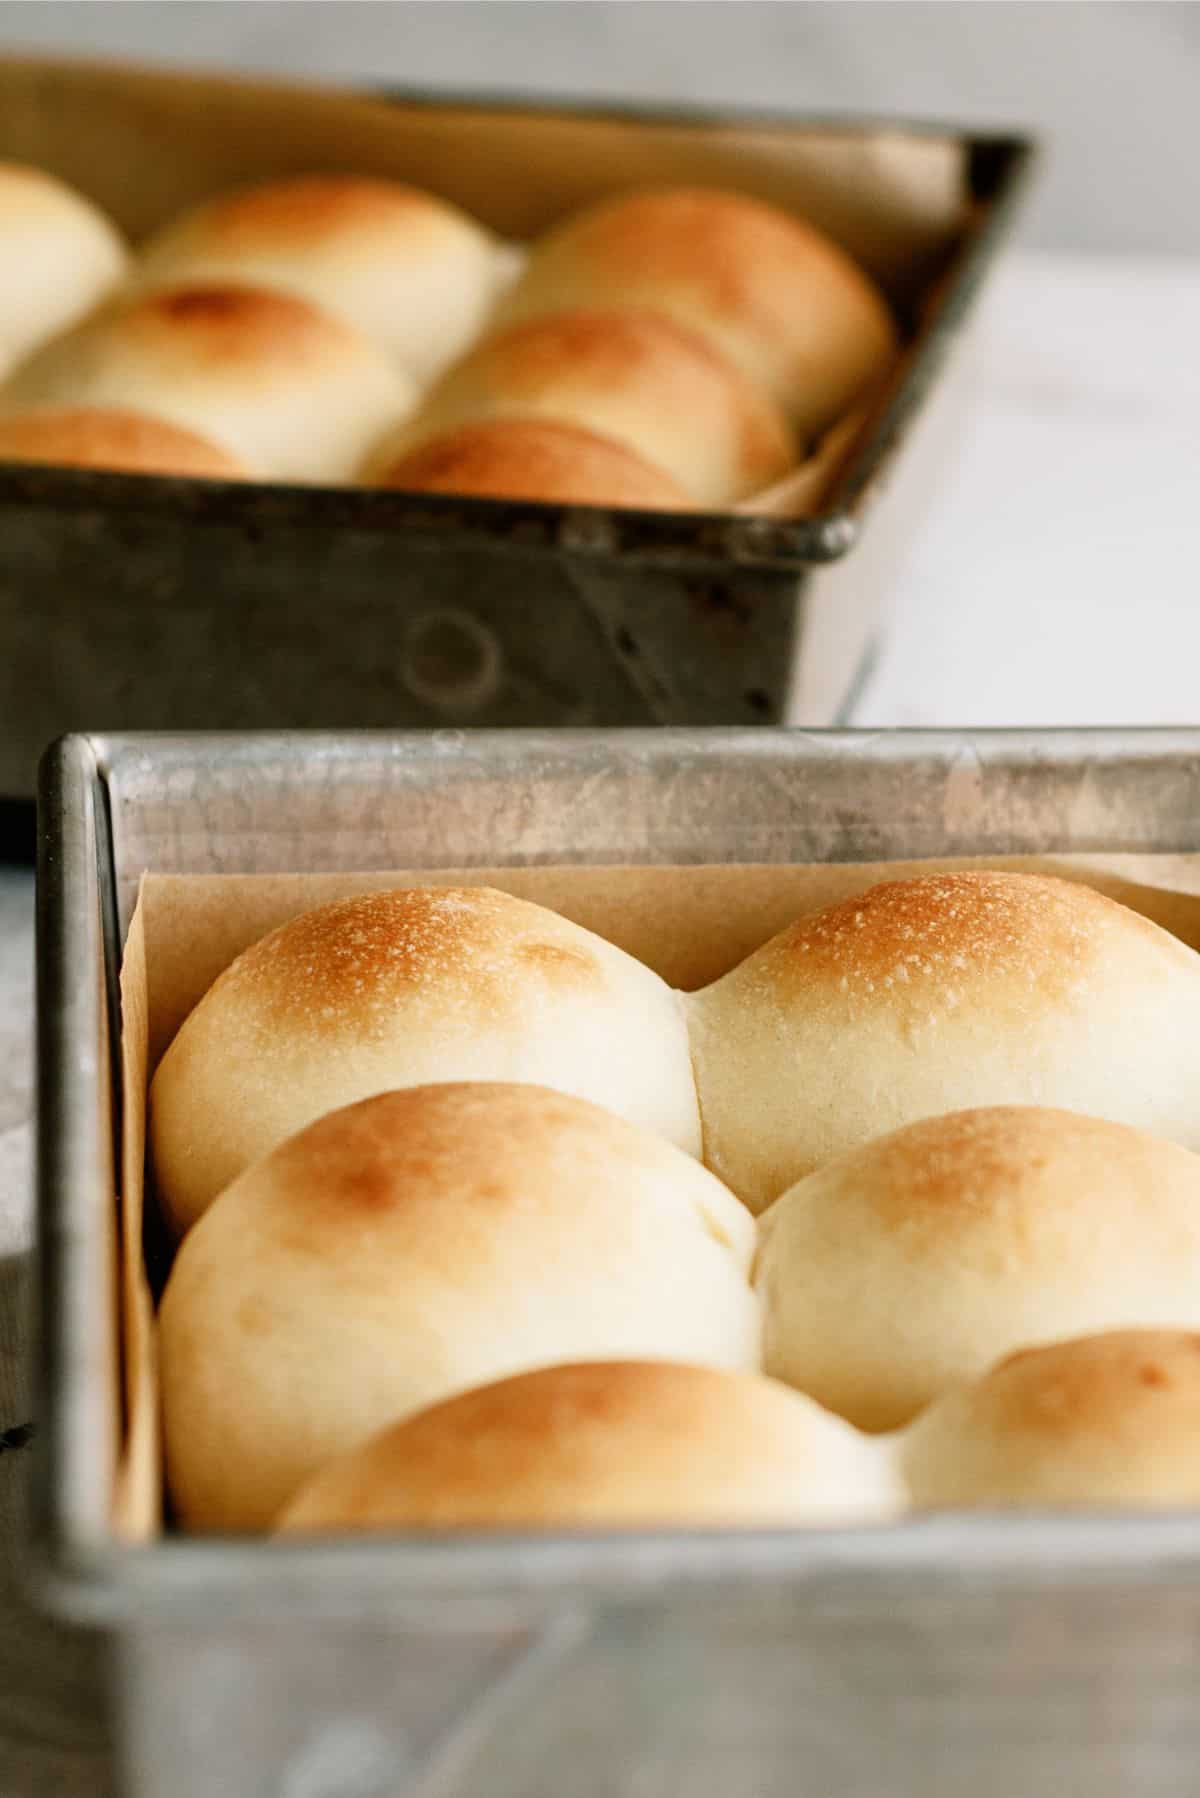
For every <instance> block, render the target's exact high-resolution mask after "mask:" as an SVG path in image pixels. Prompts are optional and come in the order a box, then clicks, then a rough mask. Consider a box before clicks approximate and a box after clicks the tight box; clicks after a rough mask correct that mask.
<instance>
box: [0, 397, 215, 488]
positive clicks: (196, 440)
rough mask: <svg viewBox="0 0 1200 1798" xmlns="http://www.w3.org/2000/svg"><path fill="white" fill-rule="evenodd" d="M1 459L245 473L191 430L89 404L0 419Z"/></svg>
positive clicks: (135, 471)
mask: <svg viewBox="0 0 1200 1798" xmlns="http://www.w3.org/2000/svg"><path fill="white" fill-rule="evenodd" d="M0 462H54V463H57V464H59V465H60V466H65V467H72V468H109V469H120V470H122V471H124V472H126V473H131V474H162V475H193V476H200V477H207V478H209V479H212V480H225V481H229V480H239V479H248V478H249V475H250V470H249V469H248V468H246V467H245V465H244V464H243V463H241V462H239V461H238V460H237V458H236V457H234V456H231V455H229V454H228V453H227V451H225V450H223V449H220V448H219V447H218V446H217V445H216V444H215V443H210V442H209V441H208V440H207V438H204V437H198V436H197V435H196V433H195V432H194V431H184V430H181V429H180V427H179V426H178V425H171V424H167V423H166V422H165V421H164V420H163V419H161V418H149V417H147V415H146V414H145V413H142V412H123V411H119V410H116V409H112V408H110V409H108V410H105V409H103V408H101V407H89V406H81V407H63V408H59V409H57V410H52V411H47V412H23V413H19V414H18V415H17V416H16V417H9V418H5V417H0Z"/></svg>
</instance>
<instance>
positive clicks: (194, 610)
mask: <svg viewBox="0 0 1200 1798" xmlns="http://www.w3.org/2000/svg"><path fill="white" fill-rule="evenodd" d="M61 478H62V479H70V478H71V477H61ZM99 478H100V479H101V480H102V481H103V484H104V486H105V487H106V488H107V489H108V490H109V491H111V490H112V489H114V488H119V489H120V490H121V497H122V501H123V503H122V504H120V505H117V504H103V503H97V501H96V496H95V493H94V485H95V479H96V477H87V476H83V477H75V478H74V481H73V485H75V487H76V489H77V491H78V492H79V493H80V496H81V500H82V501H83V503H81V504H80V505H79V506H78V507H76V508H72V509H69V510H66V511H59V510H58V509H57V508H56V507H55V506H54V505H53V504H42V503H39V501H38V500H37V499H36V498H34V497H33V495H34V492H35V490H36V489H37V487H38V486H39V482H38V480H37V479H36V477H35V478H34V479H33V481H31V482H30V483H28V484H27V485H28V492H29V494H30V497H29V499H27V501H26V503H24V504H18V503H14V502H13V501H11V500H10V503H9V504H8V505H7V506H3V504H2V502H0V511H2V515H3V520H4V528H3V542H2V544H0V642H2V643H3V651H4V653H3V655H0V710H2V711H3V715H4V716H5V718H6V719H8V720H9V721H10V727H9V728H8V729H7V730H6V732H5V734H4V738H3V741H2V742H0V794H3V795H6V796H10V797H12V798H18V797H20V796H22V795H24V794H26V793H28V792H30V791H31V790H32V783H33V775H34V770H35V768H36V757H37V754H38V753H40V749H41V747H42V746H43V745H44V744H45V743H47V742H50V741H52V740H54V739H55V738H56V737H58V736H61V735H62V734H63V733H64V732H65V731H67V730H69V729H70V728H72V727H73V726H76V725H78V723H79V722H80V721H81V720H84V719H86V720H88V721H90V722H91V723H93V724H95V725H96V726H98V727H100V728H114V729H139V730H151V731H154V730H175V729H186V730H235V729H242V730H245V729H268V728H273V729H280V728H294V729H301V728H306V727H307V728H312V727H322V728H328V729H338V728H347V729H349V728H356V727H357V728H376V729H384V728H389V727H390V728H397V727H405V728H411V729H435V730H436V729H446V728H452V729H454V728H458V729H461V728H472V729H477V728H485V727H495V726H510V725H526V726H529V725H535V726H542V727H547V728H550V727H559V726H571V727H589V728H591V727H597V726H627V725H638V724H684V723H687V724H729V723H737V722H744V723H746V724H761V723H763V722H766V721H769V720H770V719H772V718H779V717H780V716H781V715H782V713H783V709H784V706H785V704H786V703H787V701H786V694H787V685H788V681H789V678H790V669H791V665H792V660H793V653H794V648H795V645H796V642H797V639H798V637H799V636H802V633H803V629H804V600H803V593H804V591H805V587H806V581H807V577H806V576H804V575H797V574H792V573H787V572H782V571H778V570H760V569H753V568H750V569H744V570H740V571H733V570H730V571H727V572H724V573H722V572H720V571H719V570H718V569H710V570H708V571H707V572H704V571H697V570H692V571H685V570H680V569H676V568H673V567H655V566H652V565H641V566H638V565H636V564H635V565H632V566H631V565H629V564H627V563H624V562H621V561H614V560H612V559H610V558H607V557H604V556H602V555H599V556H598V555H593V554H590V553H588V552H586V551H584V552H582V553H580V554H571V553H567V554H562V553H557V552H555V551H553V550H551V549H548V550H545V551H542V550H540V549H537V548H533V549H528V550H522V549H520V548H512V547H508V546H504V545H496V546H489V545H485V544H480V543H478V542H472V541H470V540H464V539H461V538H459V539H456V538H455V537H454V536H452V535H451V536H447V537H443V536H441V534H440V533H439V532H438V531H437V530H436V528H435V530H434V531H433V532H432V533H431V532H430V531H429V529H428V528H425V529H424V530H422V529H421V519H420V518H415V519H414V528H413V529H412V530H411V531H409V532H407V533H406V532H405V529H404V525H403V523H402V522H401V523H399V524H397V523H396V522H395V520H396V518H397V517H401V518H402V517H403V514H404V513H405V509H406V506H405V502H404V501H403V500H399V503H398V504H391V503H389V502H391V501H392V500H393V499H399V496H391V495H388V496H381V498H382V500H383V503H382V504H381V505H379V506H377V507H374V508H372V516H373V517H377V518H380V519H381V520H382V521H381V522H378V523H371V522H367V523H364V522H363V521H362V519H361V515H359V516H358V517H355V516H351V515H349V514H344V515H343V516H342V518H341V521H340V522H338V523H336V524H333V525H332V526H331V525H328V524H326V523H325V522H324V521H323V519H322V518H321V516H320V513H319V510H318V515H317V516H316V517H315V518H310V519H309V520H308V521H307V522H305V521H304V520H303V518H301V517H296V516H293V515H292V509H291V508H290V507H289V508H288V516H286V517H282V518H281V517H280V516H279V515H278V511H277V509H276V508H275V506H274V505H273V503H272V501H271V500H270V499H269V498H264V501H263V503H262V505H261V507H256V506H255V505H254V503H253V501H252V500H249V501H243V502H242V504H241V507H240V515H238V516H233V517H230V516H225V515H223V514H222V512H221V509H220V508H219V507H212V506H211V505H209V504H207V503H205V501H204V499H203V497H200V498H199V499H198V500H197V499H196V498H195V497H194V496H181V503H180V508H179V510H178V511H175V510H172V509H171V508H170V507H167V506H163V505H162V504H160V503H157V502H151V503H144V501H143V497H142V494H141V492H140V488H141V483H140V482H138V481H136V480H134V481H126V480H122V479H121V478H120V477H99ZM57 484H58V483H57V482H56V485H57ZM156 485H159V484H158V483H156ZM297 510H300V509H299V508H297ZM337 510H340V508H337ZM350 512H351V513H357V512H358V508H351V509H350ZM422 516H424V515H422ZM425 524H426V527H427V526H428V519H427V518H426V519H425ZM181 537H182V538H183V539H184V540H185V541H186V555H180V553H179V552H180V542H181ZM400 537H403V539H404V540H403V543H402V544H401V543H400V542H399V541H398V539H399V538H400ZM845 622H846V625H847V627H849V626H851V625H852V623H853V620H852V618H851V617H850V616H849V615H847V618H846V621H845ZM841 628H842V627H841V625H839V631H840V630H841ZM838 641H839V642H841V641H842V638H841V636H840V635H839V638H838ZM824 660H825V661H826V662H829V664H830V665H828V666H827V667H823V669H816V668H812V667H810V668H809V670H808V673H807V675H806V682H807V684H806V695H805V702H804V704H803V706H802V707H801V708H800V709H799V716H798V721H799V722H803V723H806V724H824V723H831V722H833V721H834V718H835V715H836V712H837V709H838V706H839V704H840V702H841V699H842V697H843V693H842V684H843V683H842V679H841V674H840V669H839V667H838V665H837V664H836V663H835V662H832V661H831V659H830V657H829V655H828V652H825V655H824Z"/></svg>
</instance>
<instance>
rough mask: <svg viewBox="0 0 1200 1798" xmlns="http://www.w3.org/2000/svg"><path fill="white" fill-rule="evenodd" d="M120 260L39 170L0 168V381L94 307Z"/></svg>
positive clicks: (108, 234) (89, 208) (94, 218)
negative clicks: (32, 353) (37, 349)
mask: <svg viewBox="0 0 1200 1798" xmlns="http://www.w3.org/2000/svg"><path fill="white" fill-rule="evenodd" d="M127 261H128V251H127V250H126V247H125V244H124V241H123V239H122V238H121V235H120V233H119V232H118V230H117V228H116V226H115V225H114V224H113V223H112V222H111V220H109V219H108V218H106V217H105V215H104V213H102V212H101V211H100V209H99V207H97V206H93V205H92V203H91V201H90V200H85V199H84V197H83V195H82V194H78V193H76V192H75V191H74V189H73V188H70V187H68V186H67V185H66V184H65V183H64V182H62V181H59V180H57V179H56V178H55V177H54V176H53V175H47V174H45V173H44V172H43V171H42V170H41V169H32V168H27V167H26V166H25V165H24V164H23V163H16V162H0V269H3V270H4V276H3V279H0V377H2V376H3V375H4V374H5V373H6V371H7V370H8V369H9V368H10V367H11V366H13V365H14V364H15V363H17V362H19V361H20V360H21V358H22V357H23V356H27V355H28V354H29V352H30V351H31V350H34V349H36V348H37V346H38V345H39V344H40V343H44V342H46V340H47V339H48V338H51V337H54V336H56V335H57V333H58V332H59V331H65V330H67V329H68V328H69V327H70V326H71V325H74V324H76V323H77V322H78V321H79V320H80V319H81V318H83V317H84V315H85V314H86V313H88V312H90V311H91V310H92V308H93V306H97V305H99V303H100V301H101V300H103V299H105V298H106V297H107V295H108V294H110V293H111V292H112V291H113V289H114V288H115V287H116V286H117V284H118V283H119V282H120V280H121V278H122V276H123V275H124V273H125V268H126V263H127Z"/></svg>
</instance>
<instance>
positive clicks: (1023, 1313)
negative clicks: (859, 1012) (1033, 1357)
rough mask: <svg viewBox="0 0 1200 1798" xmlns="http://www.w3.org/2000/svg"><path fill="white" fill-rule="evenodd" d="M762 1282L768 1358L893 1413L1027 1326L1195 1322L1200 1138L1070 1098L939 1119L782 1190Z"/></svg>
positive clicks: (815, 1386) (818, 1390)
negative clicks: (1186, 1138)
mask: <svg viewBox="0 0 1200 1798" xmlns="http://www.w3.org/2000/svg"><path fill="white" fill-rule="evenodd" d="M757 1285H758V1289H759V1293H760V1296H761V1298H762V1301H763V1310H764V1364H765V1366H766V1369H767V1371H768V1373H771V1374H774V1375H776V1376H777V1377H778V1378H780V1379H784V1380H787V1381H789V1382H790V1383H792V1384H793V1385H796V1386H798V1387H800V1389H801V1390H802V1391H804V1392H807V1393H810V1394H811V1395H812V1396H813V1397H814V1398H816V1399H817V1400H818V1401H819V1402H820V1403H821V1404H823V1405H827V1406H828V1407H829V1408H830V1409H831V1410H833V1411H837V1412H839V1413H840V1414H841V1415H842V1416H844V1417H848V1418H850V1419H851V1420H852V1421H853V1422H854V1423H856V1424H858V1425H860V1426H861V1427H862V1428H864V1429H872V1430H882V1429H891V1428H894V1427H895V1426H897V1425H899V1424H902V1423H905V1422H906V1421H907V1420H908V1419H909V1418H910V1417H912V1416H913V1415H914V1414H915V1413H916V1412H917V1411H919V1410H920V1409H921V1408H922V1407H923V1406H925V1405H927V1404H929V1403H930V1402H931V1401H932V1400H933V1399H935V1398H937V1397H938V1396H939V1395H940V1394H941V1393H943V1392H945V1391H946V1390H947V1389H948V1388H949V1387H950V1386H952V1385H954V1384H955V1383H956V1382H957V1381H960V1380H965V1379H970V1378H972V1377H973V1376H974V1375H976V1374H980V1373H982V1372H983V1371H984V1370H985V1369H986V1368H988V1367H989V1366H991V1364H992V1363H993V1362H994V1361H996V1360H998V1359H999V1358H1000V1356H1002V1355H1005V1354H1007V1353H1008V1352H1009V1351H1010V1350H1012V1349H1016V1348H1023V1347H1025V1346H1027V1345H1028V1344H1030V1343H1037V1342H1049V1341H1053V1340H1055V1339H1058V1338H1062V1337H1068V1336H1077V1335H1082V1334H1084V1333H1086V1332H1090V1331H1095V1330H1103V1329H1108V1328H1113V1327H1116V1326H1120V1325H1126V1324H1128V1325H1133V1324H1155V1325H1158V1324H1185V1325H1196V1326H1198V1327H1200V1156H1197V1155H1194V1154H1192V1153H1191V1152H1190V1151H1189V1150H1187V1149H1182V1148H1179V1147H1178V1146H1177V1145H1176V1144H1174V1143H1169V1142H1162V1141H1160V1140H1158V1139H1157V1138H1156V1137H1153V1136H1148V1135H1146V1134H1145V1133H1144V1132H1143V1131H1140V1130H1132V1129H1130V1128H1129V1127H1128V1126H1127V1125H1123V1124H1112V1123H1107V1122H1105V1121H1103V1120H1101V1119H1099V1118H1090V1117H1082V1116H1079V1115H1077V1114H1074V1113H1070V1112H1063V1111H1053V1110H1041V1109H1034V1108H1025V1107H999V1108H995V1109H988V1110H982V1111H966V1112H958V1113H953V1114H951V1115H949V1116H946V1117H936V1118H928V1119H926V1120H925V1121H924V1122H922V1123H918V1124H910V1125H909V1126H908V1127H907V1128H906V1129H903V1130H898V1131H896V1132H895V1133H894V1134H893V1135H890V1136H884V1137H881V1138H879V1139H878V1140H877V1141H875V1142H872V1143H868V1144H867V1145H866V1147H865V1148H861V1149H856V1150H853V1151H851V1152H850V1153H849V1154H846V1155H842V1156H839V1157H838V1158H837V1159H836V1160H834V1161H831V1162H829V1163H827V1164H826V1165H825V1166H824V1167H822V1168H820V1169H818V1171H817V1172H816V1173H813V1174H810V1175H809V1176H808V1178H807V1179H805V1180H801V1181H800V1182H799V1184H798V1185H796V1186H793V1187H792V1188H791V1190H790V1191H789V1192H786V1193H785V1194H784V1195H783V1197H782V1198H780V1199H777V1200H776V1202H775V1204H774V1205H772V1206H771V1208H770V1210H769V1211H767V1213H766V1214H765V1216H763V1217H762V1218H761V1219H760V1233H759V1251H758V1263H757Z"/></svg>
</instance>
